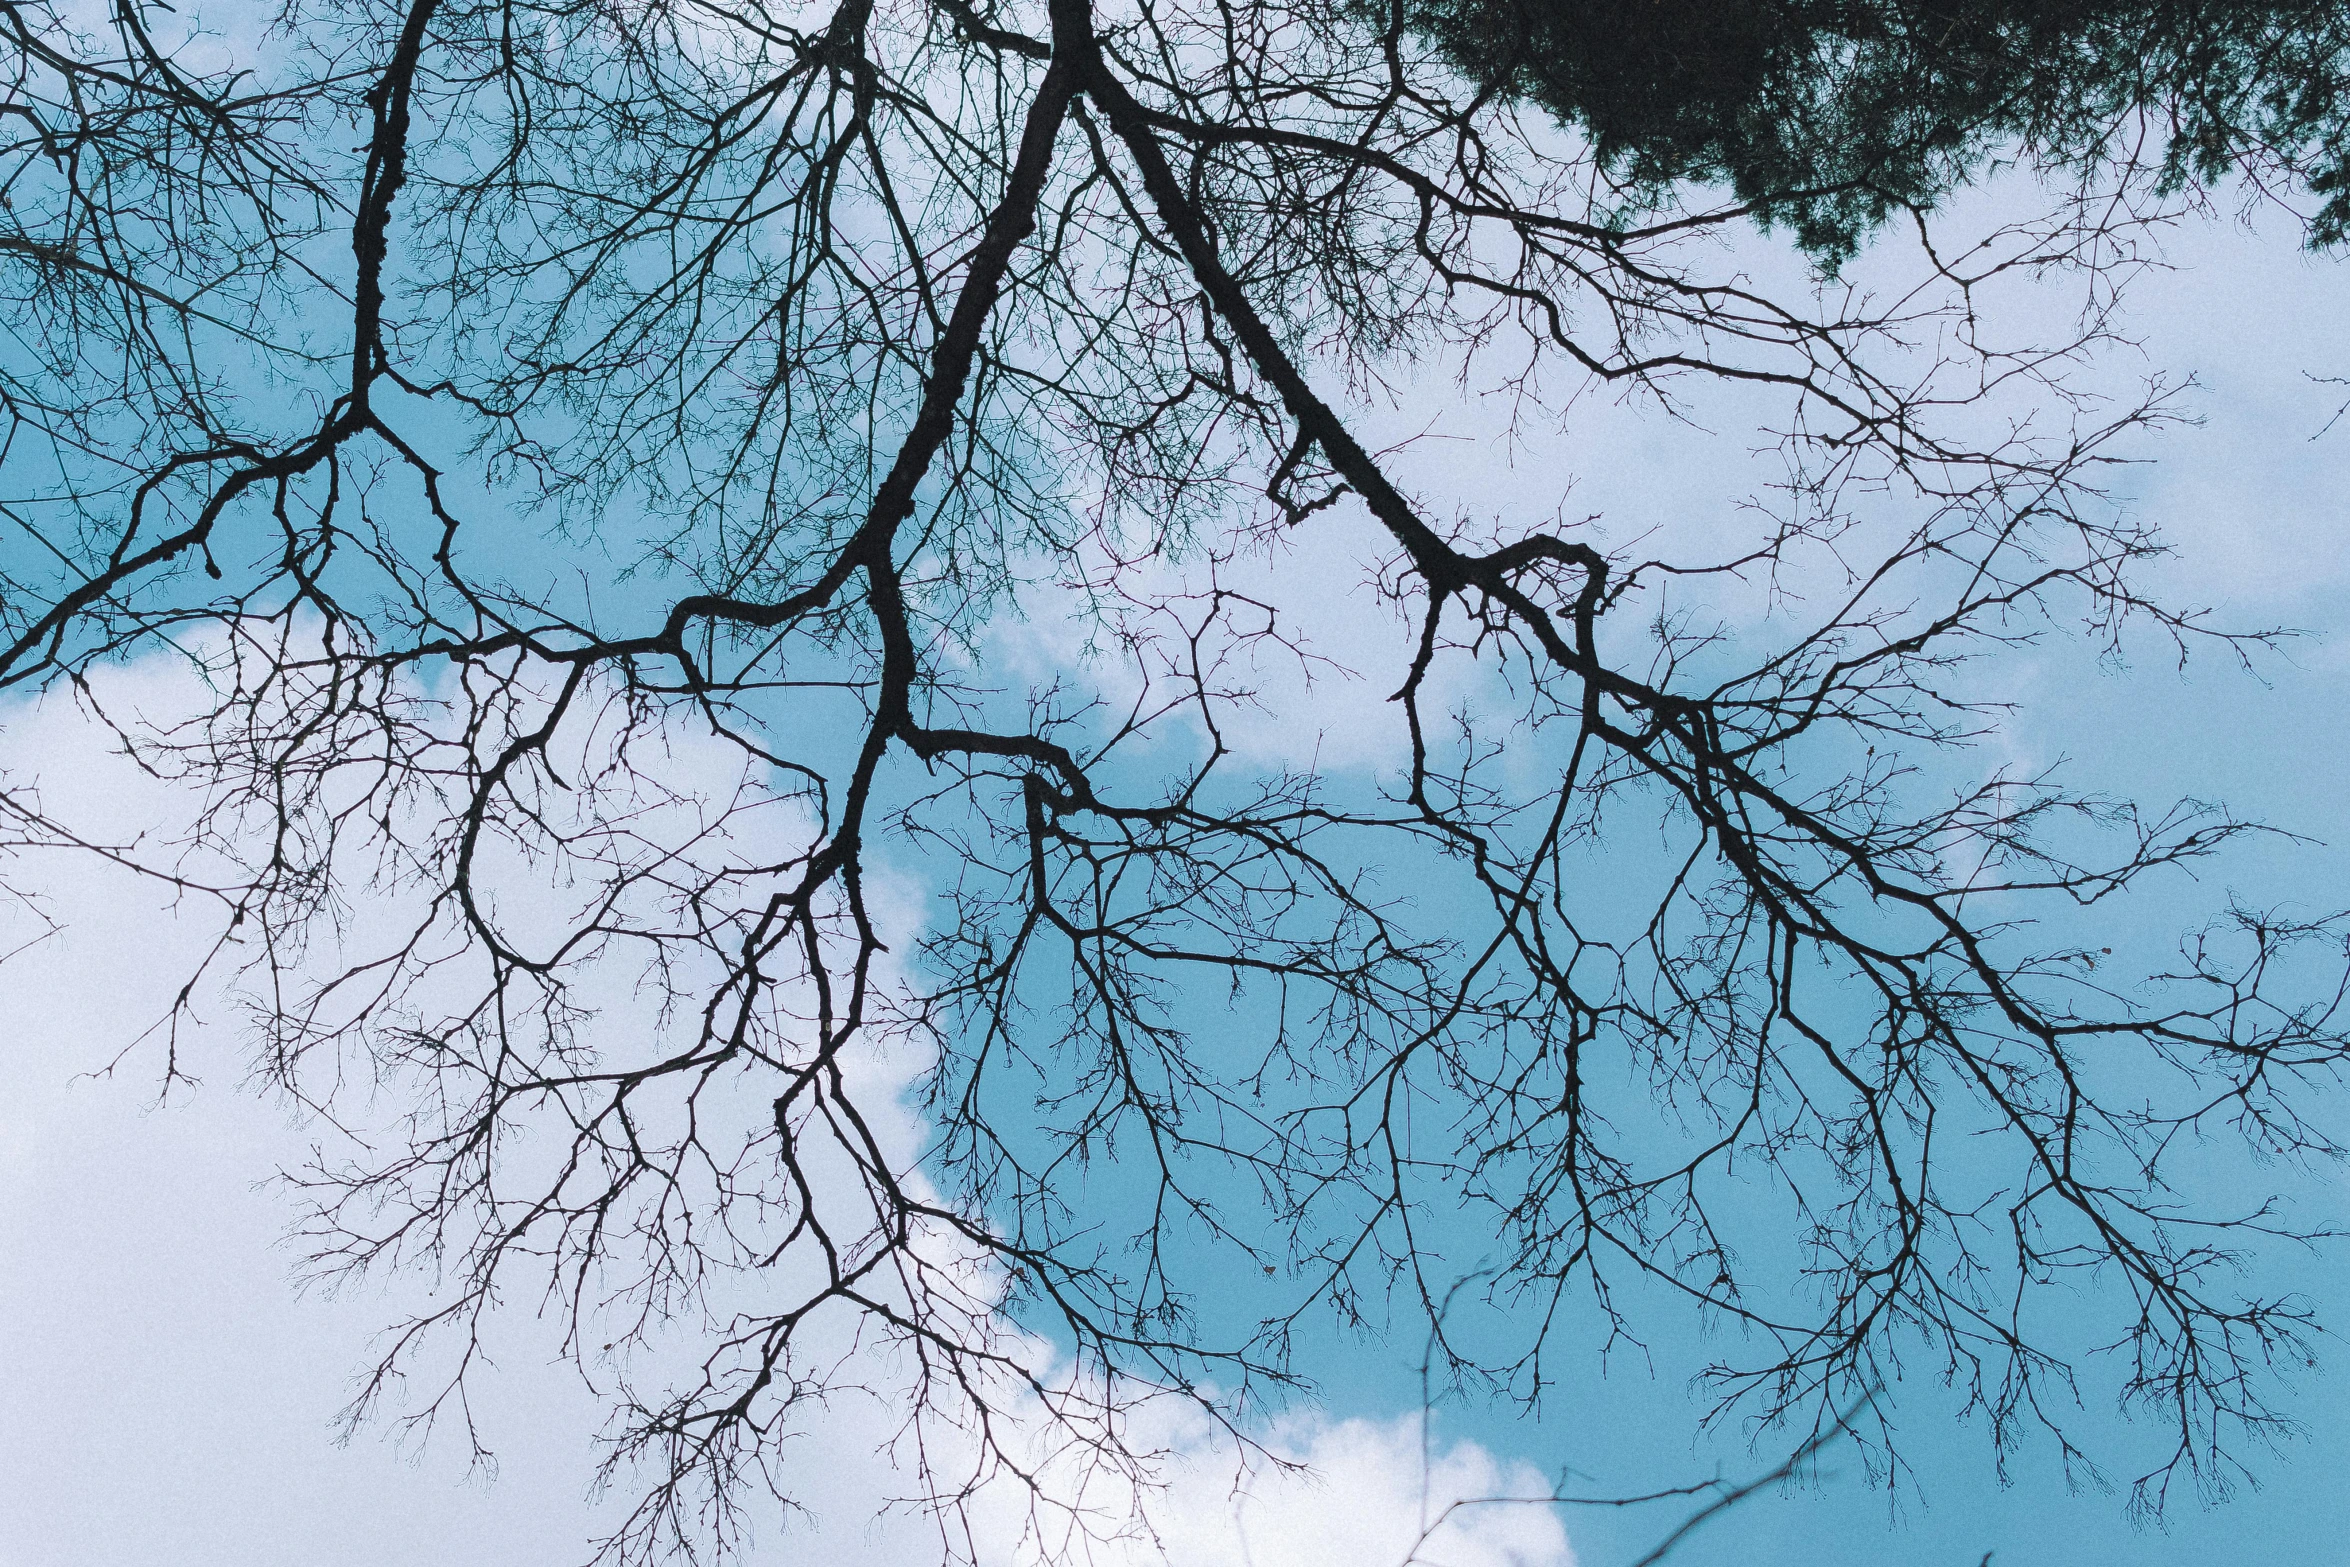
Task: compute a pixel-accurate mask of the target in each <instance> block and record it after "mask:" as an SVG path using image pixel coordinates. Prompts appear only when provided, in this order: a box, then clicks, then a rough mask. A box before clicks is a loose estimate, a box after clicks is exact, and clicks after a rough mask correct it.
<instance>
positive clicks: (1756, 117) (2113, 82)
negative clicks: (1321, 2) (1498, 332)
mask: <svg viewBox="0 0 2350 1567" xmlns="http://www.w3.org/2000/svg"><path fill="white" fill-rule="evenodd" d="M1412 21H1413V23H1414V25H1415V26H1416V27H1418V28H1419V29H1420V30H1421V31H1423V32H1425V33H1426V34H1427V35H1428V36H1430V37H1431V38H1433V39H1435V40H1436V41H1437V42H1438V43H1439V45H1440V46H1441V47H1442V48H1443V49H1444V51H1445V52H1446V53H1447V54H1448V55H1449V56H1451V58H1452V59H1453V60H1454V61H1455V62H1456V63H1457V64H1459V65H1460V66H1461V67H1462V68H1463V69H1464V70H1465V71H1467V72H1468V73H1469V74H1470V75H1471V76H1472V77H1473V78H1475V79H1476V80H1477V81H1479V82H1480V83H1482V84H1483V85H1485V86H1486V87H1487V89H1488V90H1490V91H1493V92H1496V93H1498V94H1501V95H1503V96H1505V97H1517V98H1524V99H1529V100H1532V101H1533V102H1535V103H1538V104H1540V105H1542V106H1543V107H1545V108H1547V109H1549V110H1550V111H1551V112H1553V113H1554V114H1556V115H1558V116H1559V117H1560V118H1562V119H1564V120H1566V121H1568V122H1570V123H1572V124H1574V125H1577V126H1579V127H1581V128H1583V129H1584V130H1586V131H1587V132H1588V133H1589V135H1590V136H1591V138H1592V140H1593V141H1594V143H1595V144H1596V149H1597V151H1598V152H1599V154H1600V156H1601V158H1602V160H1603V161H1604V162H1605V163H1606V164H1607V165H1608V166H1609V167H1610V168H1611V169H1612V170H1613V171H1614V172H1616V173H1617V174H1618V175H1619V176H1620V177H1622V178H1624V179H1626V180H1627V181H1629V182H1630V183H1631V184H1632V185H1633V186H1634V187H1635V189H1646V190H1653V189H1654V188H1656V187H1658V186H1661V185H1663V184H1666V183H1669V182H1672V181H1676V180H1698V181H1704V182H1709V183H1723V184H1728V185H1729V186H1731V187H1732V188H1733V189H1735V190H1736V191H1737V193H1738V194H1739V195H1740V196H1741V197H1743V198H1744V199H1746V200H1748V201H1751V202H1754V203H1756V204H1757V205H1758V206H1759V207H1760V209H1761V210H1762V212H1763V213H1764V215H1765V216H1767V217H1768V218H1770V219H1771V220H1772V221H1774V222H1776V223H1780V224H1784V225H1786V226H1788V227H1790V228H1791V229H1792V230H1793V232H1794V234H1795V236H1796V238H1797V239H1798V241H1799V242H1800V243H1801V244H1802V245H1803V246H1804V247H1805V248H1806V249H1807V250H1809V251H1811V252H1812V253H1813V254H1814V255H1815V256H1818V257H1821V258H1823V259H1825V260H1828V261H1831V262H1833V261H1835V260H1838V259H1840V258H1842V257H1844V256H1846V255H1849V254H1850V253H1851V251H1852V249H1853V248H1854V246H1855V245H1856V244H1857V243H1858V241H1859V239H1860V237H1861V236H1862V235H1863V234H1865V233H1866V232H1867V230H1869V229H1870V228H1871V227H1873V226H1875V225H1876V224H1879V223H1881V222H1882V221H1883V220H1884V219H1885V217H1886V215H1887V214H1888V213H1889V212H1890V211H1892V210H1895V209H1897V208H1900V207H1904V206H1931V205H1933V204H1934V203H1935V202H1936V201H1937V200H1938V199H1940V198H1941V197H1942V196H1944V195H1946V194H1947V193H1948V192H1949V191H1950V190H1951V189H1952V188H1953V187H1954V186H1955V185H1957V184H1959V183H1961V182H1963V181H1964V180H1966V179H1967V178H1968V177H1969V176H1970V175H1972V174H1974V173H1976V172H1978V171H1979V170H1981V169H1982V168H1983V167H1984V166H1985V165H1986V164H1987V163H1988V162H1990V161H1991V160H1993V159H1994V158H1996V157H1999V156H2001V155H2002V154H2003V153H2005V152H2016V153H2020V154H2021V155H2022V156H2024V157H2025V158H2026V159H2027V160H2029V161H2032V162H2035V163H2038V164H2041V165H2043V166H2058V167H2067V166H2070V167H2085V166H2095V165H2098V164H2101V163H2107V162H2114V161H2119V162H2124V163H2128V164H2132V165H2137V166H2141V167H2150V168H2151V169H2153V170H2154V171H2155V172H2157V174H2158V177H2159V178H2160V180H2161V181H2162V182H2163V183H2164V184H2165V185H2166V186H2168V187H2170V188H2177V187H2179V186H2181V185H2184V184H2186V183H2188V182H2202V183H2210V182H2213V181H2217V180H2219V179H2222V178H2224V177H2226V176H2227V175H2228V174H2230V173H2231V172H2233V171H2238V170H2246V171H2250V172H2254V173H2258V174H2264V175H2268V176H2272V177H2275V176H2281V177H2282V179H2283V181H2284V182H2285V183H2287V184H2297V185H2302V186H2305V187H2306V189H2307V190H2308V191H2310V192H2313V193H2315V194H2316V195H2318V196H2320V197H2322V198H2323V200H2322V205H2320V206H2319V207H2318V208H2317V210H2316V211H2315V212H2314V213H2313V214H2311V215H2309V218H2308V222H2309V232H2310V238H2311V240H2312V242H2313V243H2316V244H2333V243H2335V242H2337V241H2339V240H2340V239H2341V238H2342V237H2343V235H2344V232H2345V230H2346V228H2350V189H2346V188H2345V186H2346V183H2350V176H2346V175H2345V172H2344V165H2345V157H2346V156H2350V120H2346V114H2350V108H2346V105H2345V95H2344V91H2343V83H2344V71H2345V44H2346V42H2350V10H2346V9H2345V8H2344V7H2343V6H2341V5H2339V4H2335V3H2331V0H2320V3H2305V0H2054V3H2037V0H1731V3H1721V0H1415V5H1414V9H1413V12H1412Z"/></svg>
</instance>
